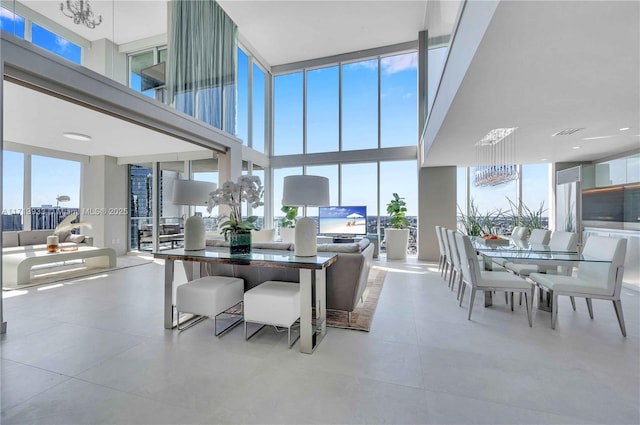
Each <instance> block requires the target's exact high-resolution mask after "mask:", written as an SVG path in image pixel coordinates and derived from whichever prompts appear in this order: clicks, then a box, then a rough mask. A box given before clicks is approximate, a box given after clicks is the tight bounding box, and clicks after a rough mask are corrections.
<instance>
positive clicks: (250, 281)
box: [185, 238, 375, 313]
mask: <svg viewBox="0 0 640 425" xmlns="http://www.w3.org/2000/svg"><path fill="white" fill-rule="evenodd" d="M207 246H208V247H213V248H215V247H218V248H220V249H224V248H226V247H228V243H227V242H225V241H224V240H219V239H207ZM251 249H252V251H253V252H256V253H260V252H263V253H276V254H283V253H284V254H285V255H293V251H294V245H293V244H292V243H289V242H256V243H253V245H252V248H251ZM374 249H375V245H374V244H373V243H370V241H369V239H366V238H363V239H362V240H360V241H359V242H356V243H337V244H333V243H331V244H319V245H318V253H323V252H326V253H335V254H337V255H338V259H337V261H336V262H335V263H334V264H333V265H332V266H331V267H329V268H328V269H327V308H328V309H331V310H341V311H346V312H348V313H351V312H352V311H353V310H354V309H355V308H356V306H357V305H358V303H359V302H360V298H361V297H362V294H363V293H364V290H365V288H366V287H367V280H368V278H369V270H370V269H371V263H372V261H373V252H374ZM185 270H186V271H187V277H188V279H189V280H192V276H190V274H191V270H192V269H191V267H187V265H185ZM207 273H208V274H209V275H217V276H232V277H241V278H242V279H244V285H245V291H248V290H249V289H251V288H253V287H255V286H257V285H260V284H261V283H263V282H265V281H267V280H281V281H285V282H299V281H300V276H299V271H298V270H297V269H293V268H273V267H250V266H242V265H230V264H208V265H207Z"/></svg>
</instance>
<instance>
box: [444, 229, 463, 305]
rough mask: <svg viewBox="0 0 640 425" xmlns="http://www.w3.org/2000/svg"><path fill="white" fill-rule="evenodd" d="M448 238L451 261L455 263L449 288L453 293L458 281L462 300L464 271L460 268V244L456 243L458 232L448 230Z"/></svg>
mask: <svg viewBox="0 0 640 425" xmlns="http://www.w3.org/2000/svg"><path fill="white" fill-rule="evenodd" d="M447 237H448V238H449V250H450V251H451V261H452V263H453V273H452V276H450V279H449V282H450V283H449V287H450V288H451V290H452V291H453V289H454V288H455V285H456V280H457V281H458V297H457V298H460V286H461V285H462V269H461V268H460V254H459V252H458V246H457V245H458V244H457V242H456V231H455V230H451V229H447Z"/></svg>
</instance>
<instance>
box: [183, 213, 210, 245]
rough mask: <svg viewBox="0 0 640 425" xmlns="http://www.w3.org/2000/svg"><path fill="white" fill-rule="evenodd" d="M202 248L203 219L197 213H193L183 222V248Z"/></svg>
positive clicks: (203, 237)
mask: <svg viewBox="0 0 640 425" xmlns="http://www.w3.org/2000/svg"><path fill="white" fill-rule="evenodd" d="M204 248H205V236H204V220H203V219H202V217H200V216H199V215H193V216H191V217H189V218H188V219H187V220H186V221H185V222H184V250H185V251H200V250H203V249H204Z"/></svg>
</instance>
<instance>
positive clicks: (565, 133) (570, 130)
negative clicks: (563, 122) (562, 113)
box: [551, 127, 584, 137]
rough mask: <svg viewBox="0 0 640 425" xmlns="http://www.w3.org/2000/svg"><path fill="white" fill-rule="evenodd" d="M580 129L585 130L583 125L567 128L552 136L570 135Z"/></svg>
mask: <svg viewBox="0 0 640 425" xmlns="http://www.w3.org/2000/svg"><path fill="white" fill-rule="evenodd" d="M580 130H584V127H582V128H567V129H565V130H562V131H558V132H557V133H555V134H552V135H551V136H552V137H555V136H570V135H572V134H573V133H577V132H578V131H580Z"/></svg>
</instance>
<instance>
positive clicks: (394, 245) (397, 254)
mask: <svg viewBox="0 0 640 425" xmlns="http://www.w3.org/2000/svg"><path fill="white" fill-rule="evenodd" d="M384 240H385V246H386V250H387V260H404V259H405V258H407V247H408V246H409V229H384Z"/></svg>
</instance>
